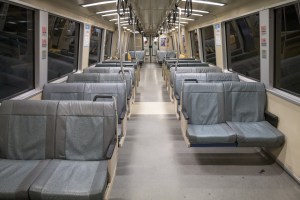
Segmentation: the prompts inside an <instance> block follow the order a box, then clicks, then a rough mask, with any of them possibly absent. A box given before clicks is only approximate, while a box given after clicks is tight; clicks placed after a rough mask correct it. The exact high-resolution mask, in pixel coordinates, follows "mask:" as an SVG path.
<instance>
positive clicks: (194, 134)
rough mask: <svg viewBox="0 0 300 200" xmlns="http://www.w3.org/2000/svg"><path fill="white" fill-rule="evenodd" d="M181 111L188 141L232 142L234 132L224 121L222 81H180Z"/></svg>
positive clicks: (204, 142) (197, 142)
mask: <svg viewBox="0 0 300 200" xmlns="http://www.w3.org/2000/svg"><path fill="white" fill-rule="evenodd" d="M182 110H183V112H185V113H186V114H187V115H188V117H189V119H188V128H187V132H186V134H187V137H188V138H189V140H190V143H191V144H225V143H234V142H235V141H236V134H235V133H234V132H233V131H232V130H231V129H230V128H229V126H228V125H227V124H226V123H225V119H224V88H223V84H222V83H201V84H197V83H183V89H182Z"/></svg>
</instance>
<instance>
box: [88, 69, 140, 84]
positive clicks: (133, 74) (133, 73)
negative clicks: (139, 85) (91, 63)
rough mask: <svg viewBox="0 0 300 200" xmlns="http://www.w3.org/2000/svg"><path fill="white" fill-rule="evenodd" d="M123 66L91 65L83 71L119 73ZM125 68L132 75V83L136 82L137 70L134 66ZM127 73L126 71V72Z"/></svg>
mask: <svg viewBox="0 0 300 200" xmlns="http://www.w3.org/2000/svg"><path fill="white" fill-rule="evenodd" d="M120 70H121V67H89V68H86V69H84V70H83V73H119V72H120ZM124 70H129V72H130V74H131V76H132V84H134V83H135V71H134V68H133V67H124ZM125 74H126V73H125Z"/></svg>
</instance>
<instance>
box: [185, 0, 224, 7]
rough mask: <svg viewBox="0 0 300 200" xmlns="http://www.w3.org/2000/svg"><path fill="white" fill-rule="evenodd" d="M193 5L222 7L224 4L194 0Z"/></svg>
mask: <svg viewBox="0 0 300 200" xmlns="http://www.w3.org/2000/svg"><path fill="white" fill-rule="evenodd" d="M182 1H186V0H182ZM193 3H202V4H208V5H213V6H224V5H225V4H224V3H216V2H212V1H200V0H194V1H193Z"/></svg>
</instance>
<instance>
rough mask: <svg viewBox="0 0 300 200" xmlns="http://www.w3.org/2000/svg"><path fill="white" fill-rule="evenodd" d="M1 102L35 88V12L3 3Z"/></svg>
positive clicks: (0, 26) (0, 35) (0, 5)
mask: <svg viewBox="0 0 300 200" xmlns="http://www.w3.org/2000/svg"><path fill="white" fill-rule="evenodd" d="M0 15H1V20H0V21H1V23H0V101H2V100H4V99H8V98H11V97H13V96H16V95H18V94H20V93H22V92H25V91H28V90H31V89H33V88H34V55H33V48H34V34H33V31H34V11H33V10H30V9H27V8H24V7H20V6H17V5H12V4H8V3H3V2H0Z"/></svg>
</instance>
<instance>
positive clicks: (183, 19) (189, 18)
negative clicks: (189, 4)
mask: <svg viewBox="0 0 300 200" xmlns="http://www.w3.org/2000/svg"><path fill="white" fill-rule="evenodd" d="M180 19H183V20H189V21H195V20H194V19H190V18H184V17H180Z"/></svg>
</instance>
